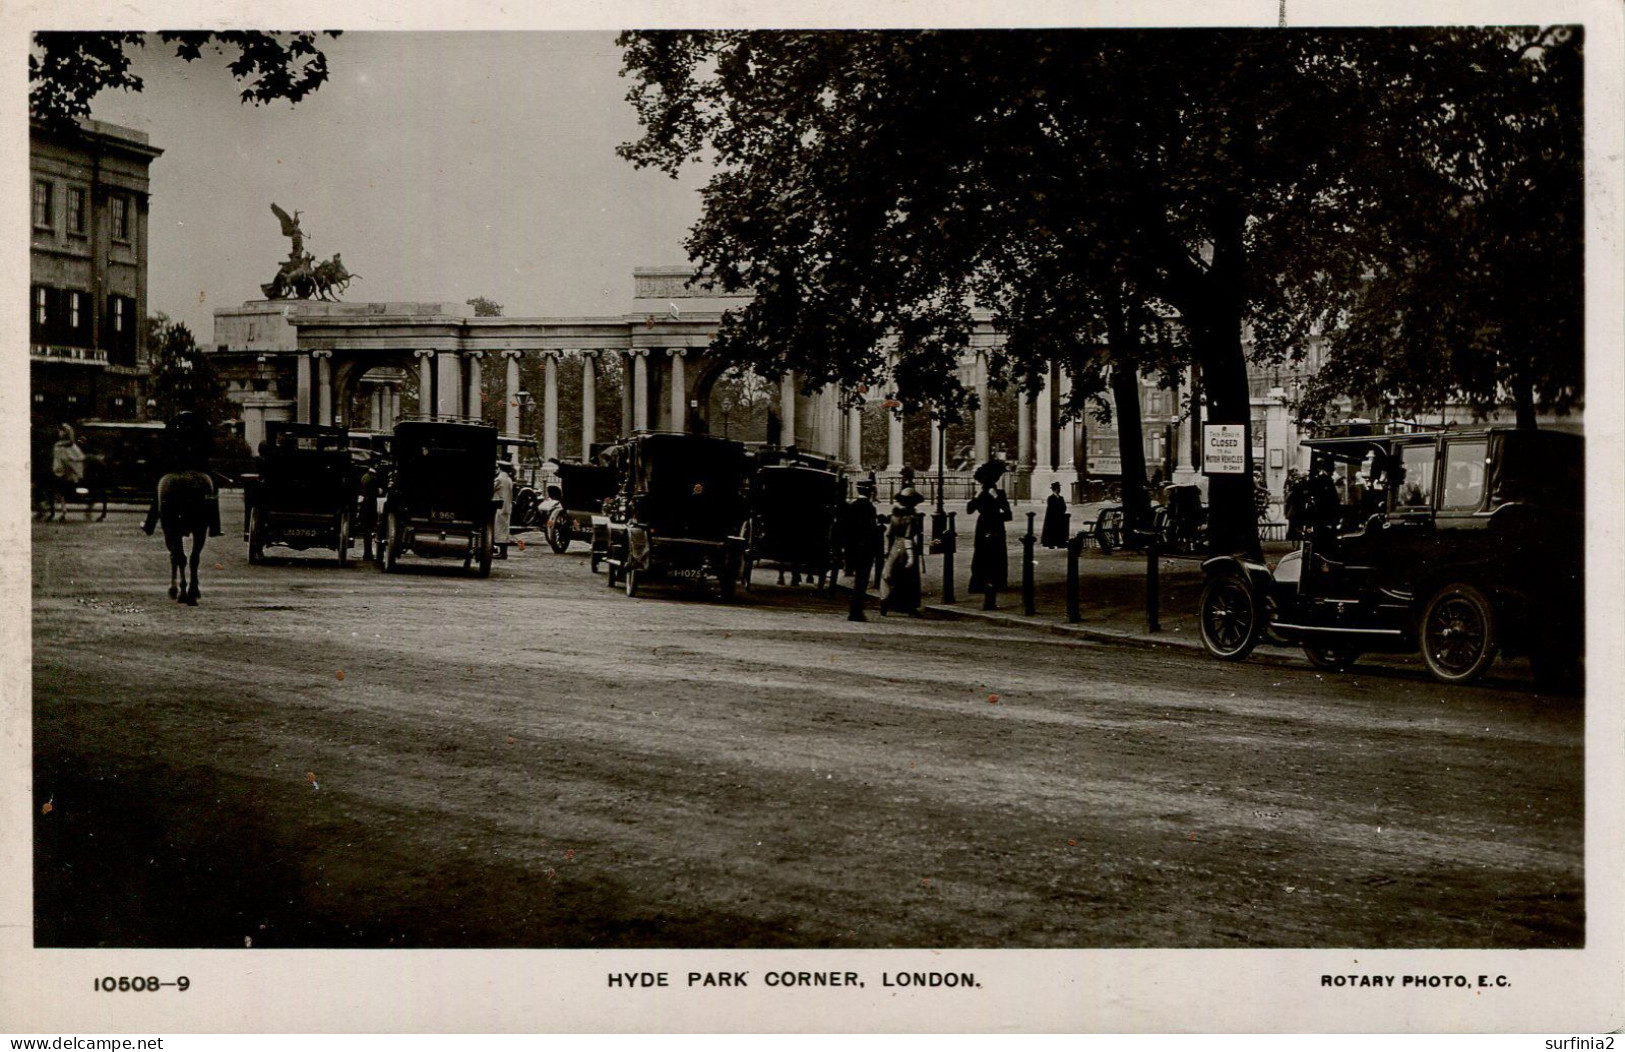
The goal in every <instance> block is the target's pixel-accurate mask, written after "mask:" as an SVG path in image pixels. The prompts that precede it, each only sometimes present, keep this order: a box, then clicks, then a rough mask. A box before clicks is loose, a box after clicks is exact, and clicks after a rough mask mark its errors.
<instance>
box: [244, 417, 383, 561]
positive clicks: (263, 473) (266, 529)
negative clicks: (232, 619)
mask: <svg viewBox="0 0 1625 1052" xmlns="http://www.w3.org/2000/svg"><path fill="white" fill-rule="evenodd" d="M258 468H259V470H258V472H257V473H256V474H255V475H253V476H252V477H248V478H245V480H244V489H243V503H244V505H245V507H246V511H247V517H248V561H249V562H250V563H254V564H258V563H261V562H263V561H264V559H265V549H266V548H268V547H271V546H273V545H282V546H284V547H288V548H292V549H293V550H295V551H304V550H306V549H309V548H328V549H331V550H333V551H336V552H337V553H338V559H339V565H340V566H348V565H349V563H350V546H351V544H352V543H353V541H354V538H353V537H352V533H353V531H354V528H355V513H356V486H355V478H356V477H355V472H354V470H353V468H352V466H351V458H350V435H349V432H347V431H345V430H344V429H343V428H341V427H329V426H327V425H325V424H295V423H286V422H281V421H276V422H272V423H268V424H266V426H265V443H264V445H263V446H262V447H261V454H260V458H259V464H258Z"/></svg>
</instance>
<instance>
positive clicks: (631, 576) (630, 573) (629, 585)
mask: <svg viewBox="0 0 1625 1052" xmlns="http://www.w3.org/2000/svg"><path fill="white" fill-rule="evenodd" d="M622 574H623V575H624V576H625V578H626V597H627V598H628V599H633V598H636V597H637V594H638V571H637V570H636V569H634V568H633V567H630V566H628V567H627V568H626V569H625V570H623V571H622Z"/></svg>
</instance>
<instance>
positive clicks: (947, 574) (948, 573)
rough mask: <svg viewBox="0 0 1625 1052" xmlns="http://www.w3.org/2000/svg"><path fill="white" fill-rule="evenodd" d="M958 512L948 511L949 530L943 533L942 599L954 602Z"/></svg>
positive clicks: (945, 601) (946, 601)
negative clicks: (955, 518)
mask: <svg viewBox="0 0 1625 1052" xmlns="http://www.w3.org/2000/svg"><path fill="white" fill-rule="evenodd" d="M956 514H958V513H957V512H952V511H950V512H949V513H948V532H947V533H944V534H943V535H942V601H943V602H944V603H952V602H954V601H955V600H954V549H955V548H956V547H958V541H959V534H958V533H956V532H955V530H954V516H955V515H956Z"/></svg>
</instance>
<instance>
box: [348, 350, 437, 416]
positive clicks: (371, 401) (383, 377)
mask: <svg viewBox="0 0 1625 1052" xmlns="http://www.w3.org/2000/svg"><path fill="white" fill-rule="evenodd" d="M415 363H416V359H414V358H413V356H412V353H411V352H410V351H397V352H384V353H379V352H377V351H368V352H366V353H365V354H358V353H350V354H343V352H340V354H339V355H335V361H334V363H333V366H332V370H333V394H332V399H333V413H334V416H335V418H336V420H335V421H334V422H336V423H338V424H339V425H340V426H341V427H347V428H351V429H360V428H365V429H367V430H373V431H387V430H389V429H390V428H392V427H394V425H395V422H396V421H397V420H400V419H402V418H405V417H410V416H415V415H418V414H419V413H420V412H421V404H422V393H421V392H419V391H418V373H417V370H416V369H414V368H413V365H414V364H415Z"/></svg>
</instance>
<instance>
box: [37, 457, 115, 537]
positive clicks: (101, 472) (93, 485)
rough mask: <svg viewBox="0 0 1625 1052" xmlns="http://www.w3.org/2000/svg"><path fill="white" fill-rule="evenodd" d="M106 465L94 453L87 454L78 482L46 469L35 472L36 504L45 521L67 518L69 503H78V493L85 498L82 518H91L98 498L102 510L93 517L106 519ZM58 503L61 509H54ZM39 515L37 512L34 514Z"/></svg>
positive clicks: (97, 519) (64, 520) (65, 520)
mask: <svg viewBox="0 0 1625 1052" xmlns="http://www.w3.org/2000/svg"><path fill="white" fill-rule="evenodd" d="M106 468H107V464H106V462H105V461H103V460H102V458H101V457H99V456H97V455H96V454H94V453H91V454H87V455H86V456H85V461H84V474H83V476H82V477H81V478H80V479H79V481H78V482H77V483H72V482H68V481H66V480H64V479H61V478H58V477H57V476H55V475H52V474H51V473H50V471H49V470H44V471H41V472H37V473H36V474H37V475H38V477H37V478H36V479H35V482H34V486H35V490H36V492H37V493H38V495H39V496H38V504H39V505H40V506H42V507H43V508H44V509H45V521H46V522H50V521H52V520H53V519H56V518H58V517H59V516H60V517H61V519H62V521H63V522H67V521H68V505H69V504H70V503H78V501H79V499H80V497H81V496H83V498H84V501H85V518H87V519H88V518H90V516H91V513H92V512H94V511H95V510H96V504H97V502H98V501H99V502H100V503H101V506H102V513H101V514H100V515H98V516H97V517H96V521H97V522H102V521H104V520H106V518H107V471H106ZM59 503H60V505H61V508H62V510H61V511H60V512H58V511H57V506H58V504H59ZM35 517H36V518H37V517H38V512H36V513H35Z"/></svg>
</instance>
